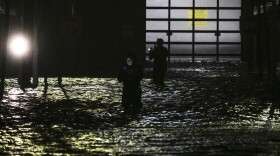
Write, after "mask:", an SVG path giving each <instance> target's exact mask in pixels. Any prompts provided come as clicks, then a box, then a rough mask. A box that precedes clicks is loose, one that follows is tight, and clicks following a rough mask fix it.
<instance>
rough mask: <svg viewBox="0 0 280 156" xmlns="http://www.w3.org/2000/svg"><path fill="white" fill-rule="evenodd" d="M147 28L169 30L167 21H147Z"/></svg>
mask: <svg viewBox="0 0 280 156" xmlns="http://www.w3.org/2000/svg"><path fill="white" fill-rule="evenodd" d="M146 30H168V22H167V21H146Z"/></svg>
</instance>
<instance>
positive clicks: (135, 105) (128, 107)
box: [118, 53, 143, 113]
mask: <svg viewBox="0 0 280 156" xmlns="http://www.w3.org/2000/svg"><path fill="white" fill-rule="evenodd" d="M142 79H143V69H142V67H141V66H140V65H138V64H137V63H136V58H135V55H133V54H132V53H128V54H127V55H126V59H125V63H124V65H123V66H122V67H121V68H120V71H119V75H118V81H119V82H121V83H123V92H122V106H123V108H124V111H125V112H126V113H136V112H139V111H140V110H141V108H142V103H141V95H142V90H141V83H140V82H141V80H142Z"/></svg>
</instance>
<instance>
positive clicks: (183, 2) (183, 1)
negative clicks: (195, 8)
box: [171, 0, 193, 7]
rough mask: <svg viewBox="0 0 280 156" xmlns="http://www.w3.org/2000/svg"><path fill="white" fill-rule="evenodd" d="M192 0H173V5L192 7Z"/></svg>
mask: <svg viewBox="0 0 280 156" xmlns="http://www.w3.org/2000/svg"><path fill="white" fill-rule="evenodd" d="M192 5H193V2H192V0H171V6H172V7H192Z"/></svg>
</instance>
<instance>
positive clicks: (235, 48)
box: [219, 45, 241, 54]
mask: <svg viewBox="0 0 280 156" xmlns="http://www.w3.org/2000/svg"><path fill="white" fill-rule="evenodd" d="M240 51H241V45H219V53H220V54H240Z"/></svg>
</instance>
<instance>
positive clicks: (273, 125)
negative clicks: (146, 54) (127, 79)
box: [0, 61, 280, 156]
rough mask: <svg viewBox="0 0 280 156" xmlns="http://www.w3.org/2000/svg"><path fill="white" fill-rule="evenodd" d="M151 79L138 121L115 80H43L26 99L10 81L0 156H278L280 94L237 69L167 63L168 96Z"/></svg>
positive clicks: (0, 121)
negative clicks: (125, 105)
mask: <svg viewBox="0 0 280 156" xmlns="http://www.w3.org/2000/svg"><path fill="white" fill-rule="evenodd" d="M147 67H149V65H147ZM150 71H151V69H150V68H147V69H146V72H145V74H146V78H145V79H144V80H143V81H142V89H143V96H142V103H143V110H142V112H141V113H140V114H138V115H137V116H136V117H127V116H124V115H123V112H122V108H121V106H120V104H121V91H122V85H121V84H120V83H118V82H117V80H116V79H115V78H63V86H59V85H58V84H57V82H56V79H55V78H50V79H48V84H49V85H48V86H45V85H44V83H43V79H40V86H39V87H38V88H36V89H34V90H33V89H28V90H27V92H22V91H21V90H20V89H19V87H18V85H17V80H16V79H8V80H7V86H6V92H5V100H4V101H3V102H1V103H0V155H129V154H131V155H133V154H135V155H223V156H224V155H246V156H248V155H258V156H259V155H272V156H274V155H275V156H276V155H280V121H279V117H280V111H279V109H280V100H279V99H280V98H279V97H278V96H279V92H278V91H277V90H271V89H269V88H268V87H267V85H266V84H265V83H263V82H262V81H260V80H259V79H258V78H257V77H256V75H249V74H246V72H244V67H243V65H242V64H241V63H239V62H238V61H231V62H228V61H223V62H206V61H199V62H196V63H193V64H192V63H189V62H184V61H177V62H172V64H171V65H170V66H169V70H168V74H167V78H166V87H165V88H159V87H157V86H155V85H154V84H152V83H151V80H150V79H149V77H150V74H151V73H150Z"/></svg>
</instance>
